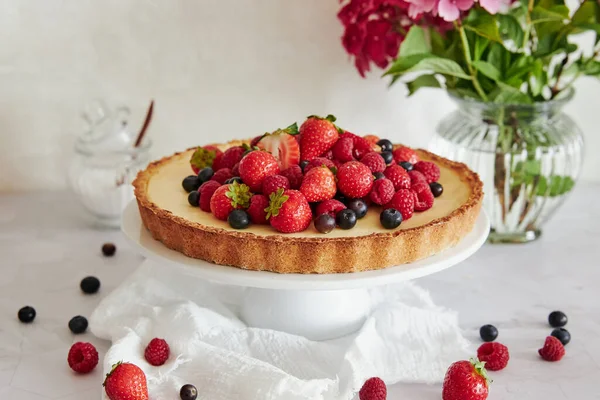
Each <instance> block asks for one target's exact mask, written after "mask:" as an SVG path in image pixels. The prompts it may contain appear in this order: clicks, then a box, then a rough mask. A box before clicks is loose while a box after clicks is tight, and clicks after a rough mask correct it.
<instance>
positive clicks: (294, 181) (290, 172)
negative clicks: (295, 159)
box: [280, 165, 304, 189]
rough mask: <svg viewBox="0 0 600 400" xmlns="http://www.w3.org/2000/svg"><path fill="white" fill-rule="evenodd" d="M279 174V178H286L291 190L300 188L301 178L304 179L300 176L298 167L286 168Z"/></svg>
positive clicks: (300, 171) (300, 169)
mask: <svg viewBox="0 0 600 400" xmlns="http://www.w3.org/2000/svg"><path fill="white" fill-rule="evenodd" d="M280 174H281V176H285V177H286V178H288V181H289V182H290V188H291V189H298V188H300V185H301V184H302V178H303V177H304V175H302V168H300V166H299V165H292V166H290V167H289V168H286V169H284V170H283V171H281V172H280Z"/></svg>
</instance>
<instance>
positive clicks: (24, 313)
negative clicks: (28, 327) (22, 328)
mask: <svg viewBox="0 0 600 400" xmlns="http://www.w3.org/2000/svg"><path fill="white" fill-rule="evenodd" d="M18 316H19V321H21V322H24V323H26V324H28V323H30V322H33V320H34V319H35V308H33V307H31V306H25V307H23V308H21V309H20V310H19V313H18Z"/></svg>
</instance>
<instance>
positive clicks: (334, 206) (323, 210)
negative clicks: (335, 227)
mask: <svg viewBox="0 0 600 400" xmlns="http://www.w3.org/2000/svg"><path fill="white" fill-rule="evenodd" d="M345 209H346V205H345V204H344V203H342V202H341V201H339V200H336V199H331V200H325V201H323V202H321V203H319V205H317V209H316V210H315V215H316V216H317V217H318V216H319V215H321V214H329V215H331V216H332V217H334V218H335V216H336V215H337V213H338V211H342V210H345Z"/></svg>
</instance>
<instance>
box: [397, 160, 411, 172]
mask: <svg viewBox="0 0 600 400" xmlns="http://www.w3.org/2000/svg"><path fill="white" fill-rule="evenodd" d="M398 165H399V166H401V167H402V168H404V169H405V170H407V171H412V170H413V165H412V164H411V163H409V162H408V161H400V162H399V163H398Z"/></svg>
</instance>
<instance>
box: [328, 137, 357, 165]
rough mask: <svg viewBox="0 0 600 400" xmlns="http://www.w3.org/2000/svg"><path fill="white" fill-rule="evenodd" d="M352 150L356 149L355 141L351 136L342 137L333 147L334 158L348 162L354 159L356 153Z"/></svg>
mask: <svg viewBox="0 0 600 400" xmlns="http://www.w3.org/2000/svg"><path fill="white" fill-rule="evenodd" d="M352 150H354V141H353V140H352V138H351V137H342V138H340V139H339V140H338V141H337V142H335V145H334V146H333V148H332V149H331V152H332V156H333V158H334V159H336V160H338V161H341V162H347V161H352V160H354V155H353V154H352Z"/></svg>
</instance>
